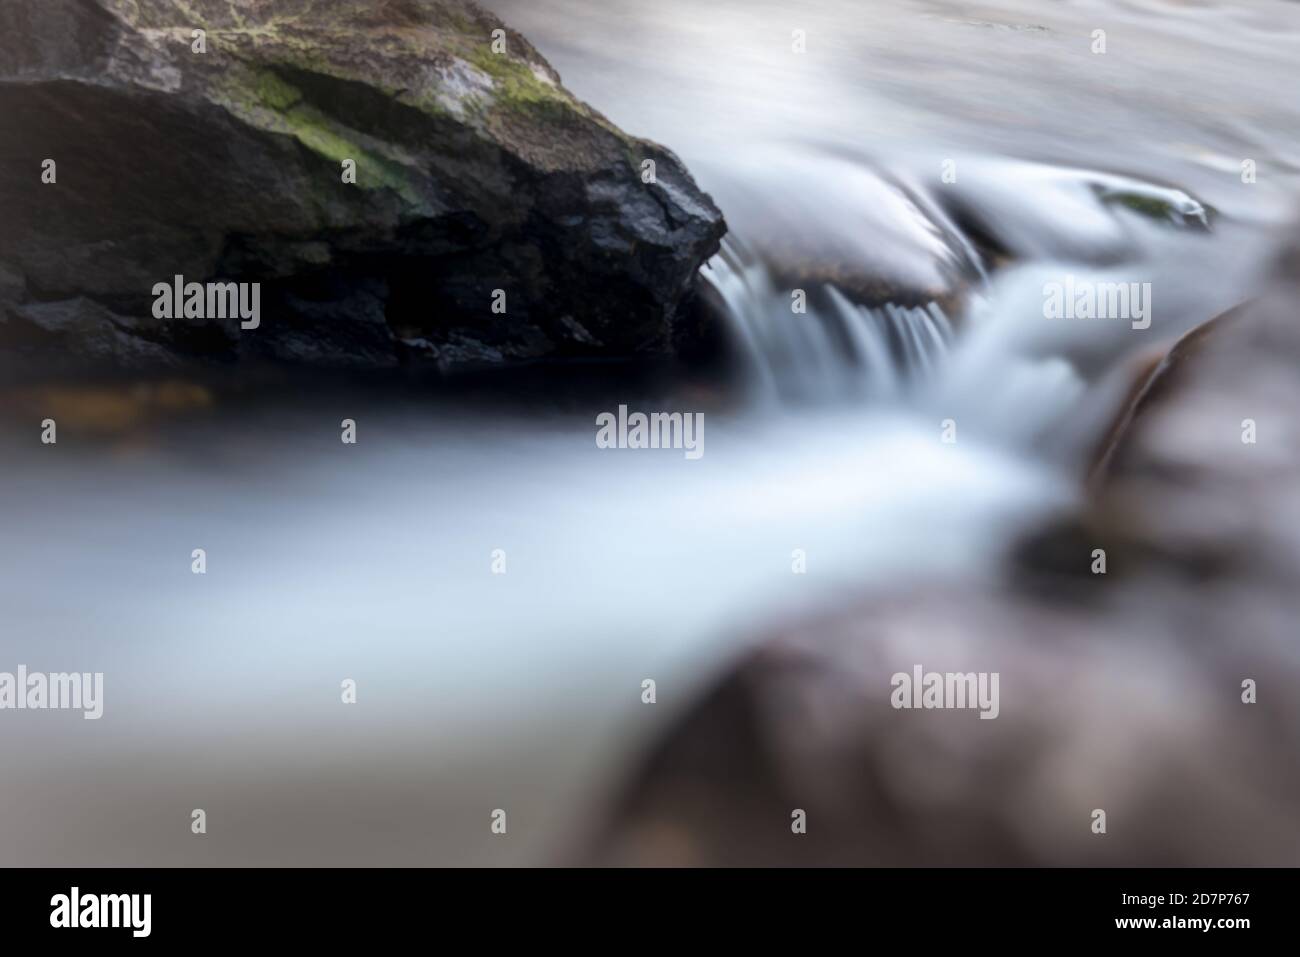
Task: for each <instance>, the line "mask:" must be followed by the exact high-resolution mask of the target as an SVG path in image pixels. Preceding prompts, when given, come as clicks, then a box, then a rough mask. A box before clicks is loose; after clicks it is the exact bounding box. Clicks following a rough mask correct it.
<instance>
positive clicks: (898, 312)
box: [701, 236, 954, 401]
mask: <svg viewBox="0 0 1300 957" xmlns="http://www.w3.org/2000/svg"><path fill="white" fill-rule="evenodd" d="M701 275H702V277H703V278H704V280H705V282H706V283H707V284H708V286H709V287H710V288H711V289H712V290H713V292H714V294H715V295H716V297H717V299H718V304H717V305H718V308H719V310H720V311H721V312H722V313H723V315H724V318H725V320H726V322H727V323H728V324H729V326H730V328H731V331H732V333H733V335H734V337H735V340H736V342H737V344H738V346H739V348H740V349H741V351H742V352H743V353H744V354H745V357H746V359H747V361H748V363H749V366H750V369H751V370H752V375H753V378H754V380H755V382H754V384H755V388H756V390H757V391H758V393H759V396H760V398H774V399H783V400H790V399H794V400H814V401H816V400H830V399H835V398H842V397H846V396H871V397H885V396H891V395H897V394H899V393H900V392H901V391H903V390H904V389H906V388H907V386H908V385H909V384H910V383H912V382H915V381H920V380H924V379H926V378H928V377H929V376H930V375H931V374H932V373H933V372H934V371H935V370H936V368H937V366H938V364H939V361H940V359H941V358H942V356H943V355H944V354H945V353H946V352H947V351H948V349H949V348H950V346H951V344H952V341H953V338H954V332H953V326H952V323H951V322H950V321H949V319H948V317H947V316H946V315H945V314H944V311H943V309H942V308H941V307H940V306H939V304H938V303H936V302H930V303H928V304H927V305H926V306H924V307H920V306H899V305H896V304H894V303H885V304H884V305H881V306H866V305H862V304H860V303H855V302H853V301H852V300H851V299H850V298H849V297H848V296H847V295H846V294H845V293H844V292H842V291H841V290H840V289H838V288H836V286H835V285H834V284H831V283H819V284H816V285H812V284H810V288H808V289H806V290H805V292H806V293H807V302H806V309H807V311H806V312H795V310H794V308H793V300H792V295H791V293H792V290H789V289H778V288H777V286H776V283H775V282H774V281H773V279H772V274H771V272H770V271H769V269H768V267H767V266H766V264H765V263H764V262H763V261H762V260H761V259H760V258H759V257H757V256H755V255H753V254H752V253H751V252H749V250H748V249H746V247H745V245H744V244H743V242H741V241H740V240H738V239H737V238H735V237H734V236H728V237H726V238H725V239H724V240H723V243H722V249H721V251H720V252H719V253H718V255H717V256H715V257H714V258H713V259H712V260H710V261H709V263H708V264H707V265H706V267H705V269H704V270H703V271H702V273H701Z"/></svg>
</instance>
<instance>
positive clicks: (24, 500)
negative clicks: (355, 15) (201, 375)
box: [0, 0, 1300, 865]
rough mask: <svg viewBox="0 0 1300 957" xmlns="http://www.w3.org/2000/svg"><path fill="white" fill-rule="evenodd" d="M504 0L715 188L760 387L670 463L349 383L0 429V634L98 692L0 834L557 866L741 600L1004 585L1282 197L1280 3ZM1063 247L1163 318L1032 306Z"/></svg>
mask: <svg viewBox="0 0 1300 957" xmlns="http://www.w3.org/2000/svg"><path fill="white" fill-rule="evenodd" d="M487 5H488V6H490V7H492V8H493V9H495V10H496V11H497V12H499V13H501V14H502V16H503V17H504V18H505V19H506V20H507V21H508V22H510V23H511V24H512V25H513V26H515V27H517V28H518V29H520V30H521V31H522V32H523V33H524V34H525V35H527V36H528V37H529V38H530V39H531V40H532V41H533V42H534V44H535V45H536V46H537V47H538V48H539V49H540V50H541V51H542V52H543V53H544V54H545V55H546V56H547V57H548V58H549V59H550V60H551V61H552V62H553V64H554V65H555V66H556V67H557V68H558V69H559V70H560V72H561V74H562V75H563V76H564V78H565V81H566V84H567V85H568V86H569V87H570V88H571V89H572V90H574V91H575V93H577V94H578V95H579V96H581V97H583V98H584V99H586V100H588V101H589V102H591V103H592V104H593V105H595V106H596V107H597V108H599V109H600V110H602V111H603V112H605V113H606V114H607V115H608V116H609V117H610V118H611V119H612V120H614V121H615V122H617V123H618V124H620V125H621V126H623V127H624V128H625V129H628V130H630V131H632V132H635V133H637V134H639V135H645V136H649V137H651V138H653V139H656V140H658V141H661V142H663V143H666V144H668V145H670V146H671V147H672V148H673V149H674V150H675V151H676V152H678V153H679V155H681V156H682V158H683V159H684V160H685V162H686V163H687V165H688V166H689V167H690V168H691V169H692V171H693V172H694V173H695V174H696V176H697V178H698V180H699V181H700V183H701V185H702V186H704V188H706V189H707V190H708V191H710V192H711V193H712V194H713V196H714V198H715V199H716V200H717V202H718V204H719V206H720V207H721V208H722V209H723V211H724V213H725V214H726V215H727V217H728V221H729V223H730V226H731V233H730V235H729V237H728V239H727V241H726V243H725V245H724V248H723V250H722V252H721V253H719V255H718V256H717V257H715V258H714V260H713V261H712V262H710V263H709V264H708V266H706V268H705V270H704V278H705V282H706V286H707V288H708V290H709V296H710V298H711V300H712V302H713V304H714V307H715V308H716V310H717V313H718V316H719V321H722V322H724V323H725V324H726V325H727V328H728V330H729V331H730V334H731V338H732V340H733V342H734V343H735V347H736V349H737V351H738V353H739V354H740V355H741V356H742V357H743V363H744V370H745V373H746V376H745V382H744V389H745V391H744V398H743V400H742V401H740V402H738V403H735V404H732V405H729V406H727V407H725V409H718V410H714V411H707V412H706V415H705V422H706V425H705V432H704V455H703V456H702V457H701V458H699V459H697V460H691V459H687V458H686V457H685V456H684V455H683V454H682V452H681V451H680V450H645V451H631V450H617V451H614V450H602V449H598V448H596V446H595V442H594V438H595V434H596V427H595V418H594V416H595V414H596V413H597V412H599V411H604V409H603V408H595V407H593V408H592V409H590V410H588V411H584V412H583V414H581V415H574V416H564V415H557V416H553V417H552V416H528V417H522V416H510V415H500V414H489V413H480V414H474V415H467V414H464V413H463V411H461V410H459V409H449V408H448V409H444V408H441V407H434V408H427V407H421V408H410V407H402V408H396V409H395V408H391V407H387V406H382V405H374V406H371V405H367V404H366V402H365V401H364V400H354V399H350V398H347V397H340V398H339V399H337V400H323V401H321V402H319V403H317V404H315V405H313V407H311V408H303V407H300V406H288V407H283V408H280V407H277V408H262V409H258V410H257V411H256V413H252V412H248V413H241V414H239V415H237V416H231V417H226V418H219V419H217V420H214V421H209V422H207V423H205V424H203V425H201V426H195V427H194V428H193V429H191V430H189V431H187V432H185V433H184V434H183V435H181V436H176V435H173V436H172V441H169V442H167V443H163V444H148V445H139V446H137V445H131V444H127V445H122V446H118V447H114V448H112V449H110V450H104V449H94V450H87V451H80V452H79V451H78V450H77V449H75V448H68V447H67V446H66V444H65V443H61V444H60V445H59V446H58V447H57V451H56V450H55V449H42V450H40V458H38V457H37V456H36V455H35V454H34V453H33V452H31V451H30V449H28V450H27V451H25V452H20V451H18V450H17V449H15V450H13V452H12V455H10V454H9V452H8V450H7V451H6V458H7V459H8V461H9V462H10V468H8V469H6V476H5V481H4V485H3V494H2V496H0V522H2V526H0V527H3V529H4V540H5V546H4V548H3V549H2V550H0V596H2V597H3V607H4V608H5V610H6V622H7V626H6V629H5V633H4V636H3V638H2V639H0V650H3V652H4V659H3V662H0V669H9V670H12V667H13V666H16V665H17V664H19V663H22V664H26V665H27V666H28V667H29V668H30V669H33V670H47V671H62V670H78V671H103V672H105V683H106V690H105V715H104V717H103V718H102V719H101V720H100V721H99V722H95V723H93V725H92V726H91V727H90V728H89V730H88V729H87V727H86V726H84V725H83V722H82V720H81V718H80V717H79V716H78V715H69V714H56V715H47V714H33V713H19V714H16V715H13V716H11V719H10V720H6V722H5V725H4V728H3V730H2V731H0V733H2V734H3V735H4V737H3V739H2V740H0V747H2V748H3V755H4V758H5V766H6V768H7V769H9V770H8V771H7V772H6V774H5V776H4V778H5V779H4V782H3V783H2V784H0V822H2V823H0V862H3V863H6V864H32V863H42V864H68V865H71V864H108V863H114V864H185V863H217V864H234V863H241V864H258V863H282V864H289V863H297V864H328V863H368V864H393V863H403V864H417V863H496V862H533V861H543V860H551V859H554V858H553V856H554V855H556V854H562V853H563V852H564V849H565V848H566V847H567V846H568V841H569V839H570V838H572V837H575V836H579V835H581V834H582V832H583V831H584V829H585V828H586V827H588V826H589V825H590V824H591V823H592V820H593V815H594V814H595V813H597V811H598V809H599V807H600V804H601V800H602V798H603V797H604V796H605V795H606V794H607V793H608V791H609V789H610V788H612V787H614V786H615V785H616V783H617V782H618V781H619V779H620V775H621V774H622V773H624V772H625V771H627V770H628V769H629V768H630V767H631V766H633V765H634V763H635V761H636V759H637V756H638V754H639V753H640V751H641V749H643V748H644V747H645V746H646V745H647V744H648V743H649V742H650V741H652V740H653V739H654V737H655V736H656V735H658V734H660V733H662V732H663V731H664V730H666V728H667V727H668V726H669V724H670V723H671V721H672V720H673V719H674V717H675V716H676V715H677V714H679V713H680V709H681V708H682V707H684V706H685V705H687V704H688V703H689V702H690V701H691V700H692V696H693V695H695V694H697V693H699V692H700V691H701V690H702V689H703V688H705V687H707V684H708V682H709V681H711V680H713V679H714V678H715V677H716V675H717V674H718V671H719V669H720V668H722V667H724V666H725V664H726V662H727V661H728V660H730V659H731V658H732V657H733V656H734V655H735V654H737V653H739V652H740V651H741V650H742V649H743V648H744V647H745V646H746V644H747V642H749V641H751V640H753V638H754V636H755V634H756V633H757V632H758V631H760V630H761V629H763V628H764V627H766V626H768V625H770V624H771V623H772V622H774V621H776V620H780V619H783V618H786V619H791V620H796V619H797V618H798V616H800V615H801V614H803V613H805V612H807V611H809V610H812V609H823V608H826V607H833V605H834V603H835V602H836V601H837V599H838V598H839V597H840V596H847V595H854V594H861V593H863V592H868V591H871V590H874V589H881V588H887V587H889V586H890V585H902V584H906V585H908V586H909V587H912V588H916V586H917V584H918V583H922V584H923V586H924V588H942V587H944V585H945V583H949V582H952V581H955V580H959V579H972V578H973V579H977V580H980V579H986V580H995V579H996V578H997V575H998V568H999V560H1000V557H1001V556H1002V555H1003V553H1004V552H1005V550H1006V549H1007V548H1008V547H1009V545H1010V543H1012V542H1013V541H1014V540H1015V538H1016V536H1017V535H1018V534H1019V533H1020V532H1022V531H1023V530H1025V529H1026V528H1028V527H1031V526H1032V525H1033V524H1034V523H1035V522H1037V521H1039V520H1041V519H1042V518H1043V517H1044V516H1045V515H1047V514H1049V513H1051V512H1052V511H1054V510H1057V509H1061V508H1068V507H1069V505H1070V504H1071V502H1073V501H1075V500H1076V499H1077V497H1078V496H1079V494H1080V487H1081V481H1082V476H1083V471H1084V466H1085V465H1086V461H1087V456H1088V455H1089V454H1090V452H1089V450H1090V448H1091V442H1092V441H1093V440H1095V438H1096V436H1097V434H1098V431H1099V429H1101V428H1102V427H1103V426H1104V424H1105V423H1106V422H1107V421H1108V420H1109V417H1110V416H1111V415H1112V414H1113V412H1114V408H1115V403H1116V402H1117V401H1118V398H1119V397H1120V396H1121V395H1122V394H1124V392H1125V391H1126V390H1127V388H1128V387H1129V386H1130V385H1131V381H1132V375H1133V373H1132V369H1133V362H1134V361H1136V359H1137V358H1138V357H1141V356H1142V355H1144V354H1150V353H1151V352H1152V351H1153V350H1158V349H1159V348H1160V347H1161V346H1162V345H1165V344H1167V343H1168V342H1169V341H1170V340H1171V339H1172V338H1173V337H1175V336H1177V335H1178V334H1180V333H1181V332H1182V331H1184V330H1186V329H1188V328H1191V327H1192V326H1194V325H1195V324H1196V323H1198V322H1201V321H1204V320H1206V319H1209V318H1211V317H1212V316H1214V315H1215V314H1217V313H1218V312H1220V311H1222V310H1223V309H1225V308H1228V307H1230V306H1232V305H1234V304H1235V303H1237V302H1239V301H1241V300H1242V299H1243V298H1244V297H1246V296H1248V295H1249V293H1250V290H1251V288H1252V284H1253V283H1254V282H1255V281H1256V277H1257V275H1258V273H1259V272H1260V271H1261V269H1262V266H1263V265H1264V263H1265V261H1266V259H1267V254H1268V251H1269V250H1270V249H1271V248H1272V246H1271V243H1272V237H1273V229H1274V228H1275V227H1276V226H1277V224H1278V223H1280V222H1282V221H1283V220H1284V219H1285V217H1286V215H1287V213H1288V211H1289V208H1290V203H1291V200H1292V197H1294V196H1295V195H1296V186H1297V176H1298V174H1300V170H1298V169H1297V166H1296V165H1295V160H1294V159H1293V158H1294V157H1296V156H1297V155H1300V152H1297V146H1300V144H1298V143H1297V138H1300V122H1298V121H1300V117H1298V116H1297V115H1296V114H1297V111H1298V110H1300V104H1298V103H1297V101H1296V100H1295V97H1294V95H1293V93H1294V90H1296V89H1297V88H1300V87H1298V83H1297V81H1298V80H1300V63H1298V62H1297V60H1296V58H1295V56H1294V53H1295V50H1296V49H1297V42H1296V41H1297V39H1298V38H1300V7H1297V6H1296V5H1294V4H1288V3H1281V2H1278V3H1270V2H1261V3H1256V4H1251V5H1249V7H1240V6H1238V5H1234V4H1228V3H1222V4H1218V3H1195V4H1183V3H1157V2H1127V3H1125V2H1114V0H1108V2H1079V3H1060V4H1052V5H1050V6H1045V5H1043V4H1041V3H1028V2H999V3H983V4H948V3H938V2H919V0H915V2H911V0H899V2H895V3H890V4H883V3H882V4H875V3H872V4H864V3H857V2H852V0H824V2H805V3H788V2H787V3H777V2H767V0H743V2H741V0H713V2H710V3H707V4H702V3H698V2H687V0H659V2H656V3H641V2H633V0H490V2H489V3H488V4H487ZM1096 29H1104V30H1106V38H1107V52H1106V53H1104V54H1094V53H1092V52H1091V51H1090V44H1091V43H1092V32H1093V31H1094V30H1096ZM795 30H803V31H805V37H806V52H804V53H795V52H794V51H793V48H792V37H793V31H795ZM1211 73H1212V75H1213V77H1214V80H1213V82H1210V81H1209V80H1208V79H1207V76H1209V75H1210V74H1211ZM1245 159H1253V160H1255V161H1256V163H1257V166H1258V170H1259V173H1258V179H1257V181H1256V182H1254V183H1251V184H1245V183H1243V182H1242V180H1241V176H1240V168H1241V163H1242V161H1243V160H1245ZM949 163H950V164H951V165H945V164H949ZM945 170H948V171H955V181H945V177H944V171H945ZM947 179H948V180H952V177H951V176H949V177H948V178H947ZM1064 274H1069V275H1071V276H1073V277H1075V278H1076V279H1077V280H1078V281H1080V282H1124V283H1129V282H1138V283H1146V282H1149V283H1151V289H1152V290H1153V293H1152V296H1153V298H1152V301H1151V305H1152V309H1151V314H1152V322H1151V325H1150V327H1149V328H1147V329H1135V328H1134V327H1133V325H1132V324H1131V323H1129V322H1126V321H1113V320H1105V321H1103V320H1093V321H1086V320H1077V321H1076V320H1066V319H1058V320H1047V319H1046V318H1045V317H1044V312H1043V308H1044V293H1043V288H1044V283H1045V282H1049V281H1053V280H1054V279H1059V278H1060V277H1061V276H1063V275H1064ZM795 289H802V290H803V292H804V293H805V295H806V299H807V311H806V312H800V313H795V312H793V311H792V292H793V290H795ZM677 402H678V407H677V408H675V409H673V410H675V411H693V410H694V409H695V408H697V406H696V405H694V404H693V402H694V399H693V397H692V396H691V395H689V394H683V395H681V396H680V397H679V398H678V400H677ZM644 411H652V410H651V409H648V408H647V409H644ZM345 417H351V418H355V419H356V420H357V422H358V425H359V432H360V441H359V443H358V444H357V445H356V446H343V445H341V443H340V442H339V440H338V423H339V421H340V420H341V419H342V418H345ZM948 421H951V423H952V424H953V425H954V426H955V430H956V432H955V434H956V436H957V441H956V442H945V441H943V440H942V436H943V434H944V429H945V423H946V422H948ZM196 547H202V548H205V549H206V550H207V554H208V572H207V574H206V575H204V576H196V575H192V574H191V573H190V558H189V556H190V553H191V550H192V549H193V548H196ZM496 549H501V550H503V551H504V553H505V556H506V573H505V574H500V575H498V574H493V573H492V561H493V559H492V553H493V551H494V550H496ZM796 550H797V551H798V553H800V554H802V555H803V556H804V558H805V560H806V567H807V571H806V573H805V574H793V573H792V563H793V562H794V561H795V560H796ZM344 678H352V679H355V680H356V681H357V685H358V703H357V704H356V705H355V706H344V705H342V704H341V703H340V697H339V694H340V693H339V686H340V681H341V680H342V679H344ZM645 678H653V679H654V680H655V681H656V682H657V694H658V702H657V703H656V704H655V705H653V706H650V705H645V704H643V703H642V701H641V683H642V680H643V679H645ZM64 719H66V720H64ZM86 724H89V723H86ZM196 807H202V808H204V809H205V810H206V811H207V813H208V820H209V833H208V835H207V836H206V837H204V838H202V839H196V838H194V837H193V836H192V835H191V834H190V831H189V821H190V810H191V809H192V808H196ZM495 808H504V809H506V810H507V811H508V814H509V822H510V827H509V834H508V836H507V837H506V838H499V837H496V836H493V835H492V834H491V833H490V831H489V827H488V825H489V822H490V819H489V815H490V813H491V811H492V810H493V809H495ZM56 812H57V813H56Z"/></svg>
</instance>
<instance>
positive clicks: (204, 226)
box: [0, 0, 725, 371]
mask: <svg viewBox="0 0 1300 957" xmlns="http://www.w3.org/2000/svg"><path fill="white" fill-rule="evenodd" d="M198 29H201V30H204V31H205V32H206V35H205V42H206V52H203V53H199V52H194V50H193V44H194V36H193V31H195V30H198ZM498 29H504V28H503V27H502V25H501V24H500V22H499V21H498V20H497V19H496V18H495V17H494V16H492V15H490V14H488V13H485V12H483V11H481V10H479V9H478V8H477V7H476V6H474V4H472V3H469V2H465V0H333V2H318V0H274V2H270V0H235V2H227V0H42V2H40V3H31V2H29V0H0V210H2V211H3V217H4V229H3V230H0V356H3V357H5V359H7V361H6V362H5V364H6V366H8V367H9V369H10V370H11V371H13V370H29V369H34V368H35V369H41V368H48V367H49V365H50V364H51V363H52V362H54V363H70V364H71V365H72V366H74V367H76V366H80V365H83V364H86V363H90V364H94V365H96V366H101V367H121V368H128V369H139V368H146V367H148V368H152V367H155V366H159V365H163V366H166V365H174V364H177V363H187V362H189V361H190V360H192V359H194V358H196V357H199V358H202V359H205V360H206V359H215V360H233V359H236V358H239V359H244V360H251V359H267V360H272V361H274V362H279V363H291V364H303V365H308V366H315V367H344V368H361V369H383V368H387V367H395V366H398V365H412V366H416V367H420V366H424V365H428V366H430V367H436V368H441V369H459V368H464V367H468V366H475V365H494V364H502V363H511V362H518V361H526V360H533V359H539V358H550V357H563V356H588V355H600V356H620V357H626V356H640V355H665V354H669V353H671V352H672V351H673V349H674V336H675V333H676V332H677V331H678V329H679V328H680V327H681V326H682V324H681V322H680V320H681V318H682V315H683V310H684V303H687V302H688V301H689V298H690V296H691V293H692V289H693V283H694V281H695V276H696V272H697V270H698V268H699V266H700V264H701V263H702V262H703V261H704V260H705V259H706V258H707V257H708V256H709V255H711V254H712V253H713V252H714V251H715V250H716V249H717V246H718V240H719V238H720V236H721V235H722V233H723V231H724V228H725V227H724V224H723V221H722V218H721V215H720V214H719V212H718V210H717V209H716V207H715V206H714V205H713V203H712V201H711V200H710V199H709V197H708V196H706V195H704V194H703V193H701V192H700V190H699V189H698V188H697V187H696V185H695V183H694V182H693V181H692V179H691V177H690V175H689V174H688V173H687V171H686V170H685V169H684V168H683V167H682V165H681V163H680V162H679V161H678V160H677V159H676V158H675V157H674V156H673V155H672V154H671V153H669V152H668V151H666V150H664V149H663V148H662V147H659V146H656V145H654V144H652V143H648V142H646V141H644V140H639V139H635V138H633V137H631V136H628V135H627V134H625V133H623V132H622V131H620V130H619V129H618V128H617V127H615V126H614V125H613V124H611V123H610V122H609V121H607V120H606V119H605V118H603V117H602V116H600V115H599V114H598V113H596V112H595V111H594V110H592V109H591V108H590V107H588V106H586V105H584V104H582V103H580V102H578V101H577V100H575V99H574V98H573V97H572V96H571V95H570V94H569V93H568V92H567V91H566V90H565V89H564V88H563V86H561V84H560V78H559V77H558V76H557V75H556V73H555V71H554V70H552V69H551V67H550V66H549V65H548V64H547V63H546V61H545V60H544V59H543V58H542V57H541V56H540V55H539V54H538V52H537V51H536V50H534V49H533V47H532V46H531V45H530V44H529V43H528V42H527V41H526V40H525V39H524V38H523V37H521V36H519V35H518V34H516V33H514V32H513V31H509V30H505V34H504V38H505V43H506V49H505V52H504V53H499V52H494V51H493V48H492V41H493V33H494V31H496V30H498ZM46 159H53V160H54V161H55V162H56V163H57V182H56V183H54V184H44V183H42V181H41V175H42V163H43V161H44V160H46ZM348 159H351V160H355V162H356V184H355V185H351V184H347V183H344V182H343V176H342V164H343V161H344V160H348ZM645 160H653V161H654V162H655V164H656V169H655V172H656V181H655V182H654V183H650V184H647V183H644V182H643V177H642V164H643V162H644V161H645ZM177 274H180V275H183V276H184V277H185V279H186V280H187V281H199V282H206V281H209V280H214V279H222V280H229V281H241V282H261V283H262V289H261V295H262V301H261V326H260V328H258V329H256V330H245V331H241V330H240V329H239V326H238V323H237V322H233V321H224V322H223V321H204V320H200V319H179V320H176V319H174V320H158V319H155V318H154V316H153V311H152V306H153V294H152V288H153V286H154V284H155V283H158V282H164V281H171V279H172V277H173V276H175V275H177ZM496 289H501V290H504V291H505V292H506V310H507V311H506V312H505V314H498V313H494V312H493V311H492V308H491V307H492V302H493V291H494V290H496ZM0 361H2V360H0Z"/></svg>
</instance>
